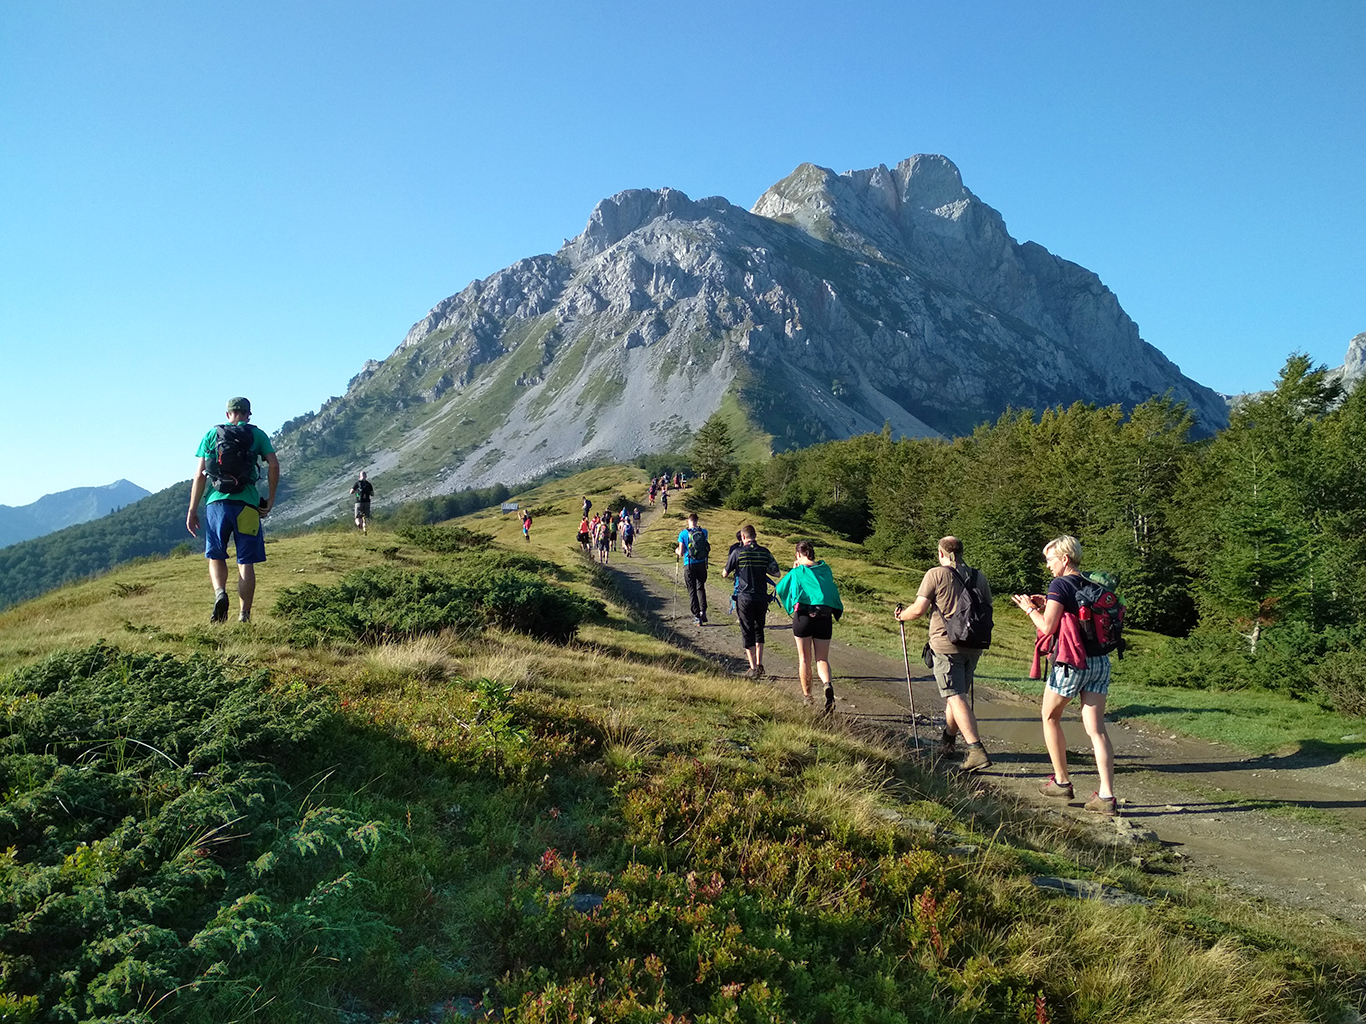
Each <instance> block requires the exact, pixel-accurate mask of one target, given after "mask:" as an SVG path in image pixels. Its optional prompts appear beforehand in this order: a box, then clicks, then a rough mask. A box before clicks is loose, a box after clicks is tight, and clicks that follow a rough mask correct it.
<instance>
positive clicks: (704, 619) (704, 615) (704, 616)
mask: <svg viewBox="0 0 1366 1024" xmlns="http://www.w3.org/2000/svg"><path fill="white" fill-rule="evenodd" d="M697 624H698V625H699V626H705V625H706V624H707V613H706V612H703V613H702V615H701V617H700V618H699V619H698V620H697Z"/></svg>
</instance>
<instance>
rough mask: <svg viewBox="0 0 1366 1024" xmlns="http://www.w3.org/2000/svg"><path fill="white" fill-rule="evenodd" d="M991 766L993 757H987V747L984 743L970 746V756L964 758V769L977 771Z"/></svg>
mask: <svg viewBox="0 0 1366 1024" xmlns="http://www.w3.org/2000/svg"><path fill="white" fill-rule="evenodd" d="M990 767H991V758H989V757H987V752H986V749H985V748H984V747H983V746H982V744H980V743H978V744H977V745H976V746H970V747H968V756H967V757H966V758H964V759H963V771H965V772H977V771H981V770H982V769H983V768H990Z"/></svg>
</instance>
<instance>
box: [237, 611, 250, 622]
mask: <svg viewBox="0 0 1366 1024" xmlns="http://www.w3.org/2000/svg"><path fill="white" fill-rule="evenodd" d="M237 621H238V622H250V621H251V612H242V613H240V614H239V615H238V616H237Z"/></svg>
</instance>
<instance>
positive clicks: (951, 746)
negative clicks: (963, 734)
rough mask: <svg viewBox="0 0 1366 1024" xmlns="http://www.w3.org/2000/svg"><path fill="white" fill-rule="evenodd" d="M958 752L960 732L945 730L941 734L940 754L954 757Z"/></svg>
mask: <svg viewBox="0 0 1366 1024" xmlns="http://www.w3.org/2000/svg"><path fill="white" fill-rule="evenodd" d="M957 753H958V734H957V733H956V732H948V731H947V730H945V731H944V732H941V733H940V734H939V756H940V757H953V756H955V755H956V754H957Z"/></svg>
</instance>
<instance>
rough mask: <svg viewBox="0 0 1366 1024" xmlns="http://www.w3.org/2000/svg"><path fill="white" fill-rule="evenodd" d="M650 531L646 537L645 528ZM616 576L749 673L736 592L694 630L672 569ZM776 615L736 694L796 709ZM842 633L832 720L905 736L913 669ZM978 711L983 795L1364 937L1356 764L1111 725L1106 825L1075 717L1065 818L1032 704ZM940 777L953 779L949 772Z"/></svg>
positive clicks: (680, 637)
mask: <svg viewBox="0 0 1366 1024" xmlns="http://www.w3.org/2000/svg"><path fill="white" fill-rule="evenodd" d="M645 528H646V529H647V530H648V529H649V528H650V524H649V519H648V518H647V520H646V526H645ZM610 568H611V569H612V571H613V572H614V573H615V574H616V577H617V581H618V585H619V586H620V588H621V590H622V592H623V593H624V594H625V595H626V596H627V597H628V598H629V599H630V600H631V601H632V602H633V603H634V604H635V605H636V607H637V608H638V609H640V610H641V611H642V613H644V614H647V615H649V616H651V617H652V618H653V619H654V620H656V621H657V622H658V623H659V625H660V627H661V628H662V629H667V630H669V631H671V632H672V633H673V635H674V637H675V639H676V640H677V642H678V643H680V644H681V645H684V646H687V647H689V648H691V649H693V650H694V651H696V652H698V653H700V654H703V655H705V656H707V657H708V658H710V659H711V660H713V661H714V662H715V663H716V664H717V665H718V667H720V668H722V669H723V670H727V671H733V672H736V673H739V672H740V671H742V670H743V669H744V668H745V667H746V666H745V658H744V652H743V651H742V650H741V648H740V639H739V627H738V626H737V625H736V624H735V621H734V619H733V618H731V617H730V616H729V615H728V614H727V606H728V604H729V594H730V587H729V584H728V582H727V581H723V580H721V579H719V573H716V574H715V575H717V576H718V578H715V579H712V580H711V581H709V583H710V586H709V600H710V602H711V608H710V613H709V619H710V621H709V622H708V624H707V625H705V626H701V627H699V626H697V625H696V624H694V622H693V620H692V618H691V616H690V615H689V613H688V607H687V601H688V596H687V592H686V590H685V589H684V588H683V587H682V585H681V584H680V585H678V587H677V597H676V598H675V591H674V563H673V562H661V561H659V560H658V559H653V558H647V557H640V556H638V557H635V558H631V559H628V558H625V557H624V556H621V555H614V556H613V558H612V562H611V565H610ZM772 607H773V609H774V610H775V612H776V614H770V618H769V632H768V637H767V641H768V643H767V646H766V647H765V654H764V663H765V668H766V669H767V677H766V678H765V679H764V681H763V682H762V683H758V684H755V683H751V682H749V681H748V680H746V679H743V678H741V677H739V676H738V675H737V678H736V685H737V686H752V685H766V686H774V687H777V688H779V689H780V690H783V691H786V692H788V693H790V694H791V696H792V697H793V699H794V700H800V699H801V690H800V687H799V685H798V683H797V678H796V676H797V673H796V654H795V650H794V645H793V643H792V637H791V631H790V626H789V622H788V619H787V617H786V616H785V615H784V614H783V613H782V611H781V609H780V608H779V607H778V606H777V605H773V606H772ZM838 629H839V627H838V626H837V627H836V633H835V636H836V640H835V643H834V644H833V645H832V647H831V655H830V661H831V666H832V669H833V671H834V675H835V690H836V694H837V700H836V713H837V714H839V715H841V716H846V717H848V718H851V719H856V720H862V721H866V722H869V723H871V724H878V725H881V726H884V727H886V728H891V729H895V730H901V731H903V732H904V731H907V730H910V729H911V716H910V707H909V700H908V695H907V682H906V667H905V664H904V663H903V662H901V661H898V660H895V659H889V658H886V657H883V656H881V655H878V654H872V653H869V652H867V651H863V650H859V649H857V648H854V647H850V646H848V645H846V644H841V643H840V642H839V639H838V637H839V632H838ZM911 682H912V687H913V690H914V695H915V710H916V712H917V713H918V724H917V726H916V729H915V732H917V733H918V735H919V741H920V743H921V745H922V746H923V747H925V748H926V749H927V753H928V750H929V749H930V748H931V746H932V742H933V740H934V739H935V738H936V737H937V736H938V734H939V723H942V713H943V702H942V700H941V699H940V698H939V696H938V692H937V690H936V688H935V685H934V680H933V679H932V678H931V676H930V674H929V672H928V671H927V670H926V669H925V668H924V666H923V665H920V664H919V663H918V661H916V660H912V661H911ZM817 688H818V689H819V683H817ZM819 703H820V700H819V696H818V699H817V704H818V705H819ZM975 703H976V713H977V717H978V720H979V723H980V725H981V728H982V734H983V741H984V743H985V744H986V747H987V750H988V751H989V752H990V755H991V758H992V761H993V764H992V766H991V767H990V768H988V769H986V770H984V771H982V772H979V773H978V776H977V777H978V778H980V779H981V780H982V783H983V784H984V785H987V786H992V787H995V788H997V789H998V790H1000V791H1002V792H1004V793H1008V794H1011V795H1014V796H1016V797H1017V798H1019V799H1022V800H1025V801H1028V802H1031V803H1033V804H1036V805H1038V806H1039V808H1040V810H1041V811H1043V812H1044V813H1049V814H1066V815H1069V816H1071V817H1073V818H1074V819H1077V820H1082V821H1086V822H1088V823H1090V824H1091V825H1092V827H1094V828H1095V830H1096V833H1097V835H1098V836H1099V837H1100V838H1102V839H1103V840H1106V841H1113V842H1115V843H1117V844H1122V843H1129V842H1132V841H1134V840H1135V839H1143V838H1148V839H1152V838H1156V839H1157V841H1158V842H1159V843H1160V844H1161V846H1162V848H1164V849H1165V850H1166V854H1165V855H1164V858H1165V859H1168V860H1176V861H1178V862H1181V863H1183V864H1184V865H1185V866H1186V867H1187V868H1188V869H1189V870H1196V871H1199V872H1202V873H1205V874H1207V875H1211V876H1213V877H1216V878H1218V879H1220V880H1222V881H1223V882H1225V883H1227V884H1229V885H1232V886H1234V887H1236V888H1238V889H1240V890H1243V891H1245V892H1248V893H1251V894H1253V895H1256V896H1258V897H1262V898H1265V899H1268V900H1271V901H1275V902H1279V903H1282V904H1286V905H1290V906H1295V907H1299V908H1301V909H1305V910H1309V911H1311V912H1321V913H1324V914H1329V915H1332V916H1334V917H1337V918H1340V919H1342V920H1344V921H1348V922H1352V923H1353V924H1356V925H1361V926H1366V769H1363V767H1362V766H1360V765H1358V764H1356V763H1355V762H1351V761H1329V760H1322V759H1320V760H1315V759H1314V758H1311V757H1307V756H1305V755H1302V754H1299V753H1287V754H1285V755H1284V756H1276V755H1268V756H1263V757H1249V756H1247V755H1245V754H1243V753H1241V752H1239V751H1235V750H1232V749H1230V748H1227V747H1222V746H1220V745H1218V744H1214V743H1208V742H1204V741H1202V740H1196V739H1191V738H1189V737H1185V736H1180V735H1177V734H1174V733H1170V732H1165V731H1158V730H1155V729H1154V728H1152V727H1149V726H1147V725H1145V724H1144V723H1141V722H1137V721H1122V720H1120V721H1116V720H1113V719H1111V729H1110V733H1111V737H1112V740H1113V743H1114V747H1115V762H1116V784H1115V789H1116V793H1117V795H1118V797H1119V799H1120V815H1119V817H1118V818H1117V819H1109V818H1104V817H1101V816H1098V815H1093V814H1090V813H1088V812H1087V811H1085V810H1083V809H1082V806H1081V805H1082V803H1083V802H1084V801H1085V800H1086V799H1087V798H1088V797H1089V796H1090V795H1091V792H1092V790H1093V789H1094V780H1095V776H1094V772H1093V770H1092V768H1091V765H1092V761H1091V758H1090V743H1089V741H1088V740H1087V738H1086V734H1085V731H1084V730H1083V729H1082V725H1081V721H1080V718H1079V717H1078V716H1077V715H1075V714H1069V715H1068V717H1067V719H1066V721H1065V722H1064V730H1065V732H1066V734H1067V739H1068V747H1069V751H1070V752H1071V753H1070V756H1069V760H1070V764H1071V765H1072V766H1073V768H1074V770H1073V772H1072V776H1073V782H1074V785H1075V787H1076V792H1077V799H1076V800H1075V801H1073V802H1071V803H1070V804H1069V805H1066V806H1059V805H1058V802H1057V801H1056V800H1051V799H1048V798H1045V797H1043V796H1041V795H1039V793H1038V789H1037V787H1038V784H1039V781H1040V780H1041V779H1042V778H1043V777H1045V776H1047V775H1048V773H1049V771H1050V770H1051V769H1050V768H1049V765H1048V757H1047V754H1046V752H1045V750H1044V746H1043V737H1042V733H1041V731H1040V728H1039V721H1038V710H1037V704H1036V703H1034V702H1030V701H1028V700H1026V699H1023V698H1021V697H1019V696H1017V695H1014V694H1011V693H1006V692H1002V691H997V690H992V689H989V688H987V687H985V686H979V687H978V689H977V693H976V701H975ZM1069 710H1070V709H1069ZM931 719H933V721H931ZM943 764H944V767H945V768H946V769H947V770H956V769H955V768H954V767H953V762H951V761H946V762H943ZM1150 845H1151V844H1150Z"/></svg>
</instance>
